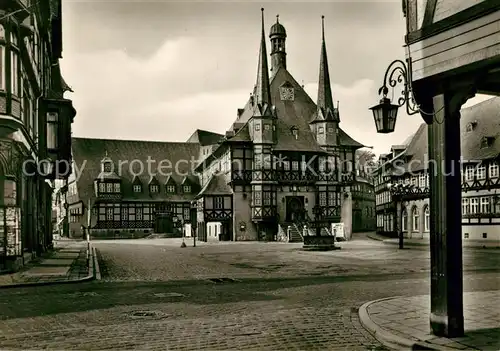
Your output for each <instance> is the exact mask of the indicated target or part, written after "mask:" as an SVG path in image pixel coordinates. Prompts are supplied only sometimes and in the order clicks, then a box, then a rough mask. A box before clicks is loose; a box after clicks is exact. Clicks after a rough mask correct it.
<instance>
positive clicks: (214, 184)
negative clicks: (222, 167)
mask: <svg viewBox="0 0 500 351" xmlns="http://www.w3.org/2000/svg"><path fill="white" fill-rule="evenodd" d="M232 194H233V189H231V187H230V186H229V185H228V184H227V181H226V177H225V176H224V174H222V173H220V172H218V173H214V174H212V176H211V177H210V180H209V181H208V182H207V184H205V186H204V187H203V189H201V191H200V193H199V194H198V195H197V196H196V197H197V198H199V197H201V196H203V195H232Z"/></svg>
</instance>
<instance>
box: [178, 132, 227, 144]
mask: <svg viewBox="0 0 500 351" xmlns="http://www.w3.org/2000/svg"><path fill="white" fill-rule="evenodd" d="M223 138H224V135H222V134H217V133H214V132H209V131H207V130H202V129H197V130H196V131H195V132H194V133H193V134H192V135H191V136H190V137H189V139H188V140H187V142H188V143H198V144H200V145H201V146H206V145H214V144H217V143H218V142H219V141H220V140H222V139H223Z"/></svg>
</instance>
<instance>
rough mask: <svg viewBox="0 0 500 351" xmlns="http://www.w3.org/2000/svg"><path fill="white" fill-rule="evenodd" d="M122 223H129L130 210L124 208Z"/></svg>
mask: <svg viewBox="0 0 500 351" xmlns="http://www.w3.org/2000/svg"><path fill="white" fill-rule="evenodd" d="M122 221H128V208H127V207H122Z"/></svg>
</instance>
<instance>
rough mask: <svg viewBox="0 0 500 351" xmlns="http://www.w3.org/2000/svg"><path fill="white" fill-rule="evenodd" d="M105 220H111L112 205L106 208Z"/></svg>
mask: <svg viewBox="0 0 500 351" xmlns="http://www.w3.org/2000/svg"><path fill="white" fill-rule="evenodd" d="M106 220H107V221H112V220H113V207H108V208H107V209H106Z"/></svg>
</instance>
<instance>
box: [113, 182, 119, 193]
mask: <svg viewBox="0 0 500 351" xmlns="http://www.w3.org/2000/svg"><path fill="white" fill-rule="evenodd" d="M114 187H115V193H119V192H120V183H115V184H114Z"/></svg>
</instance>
